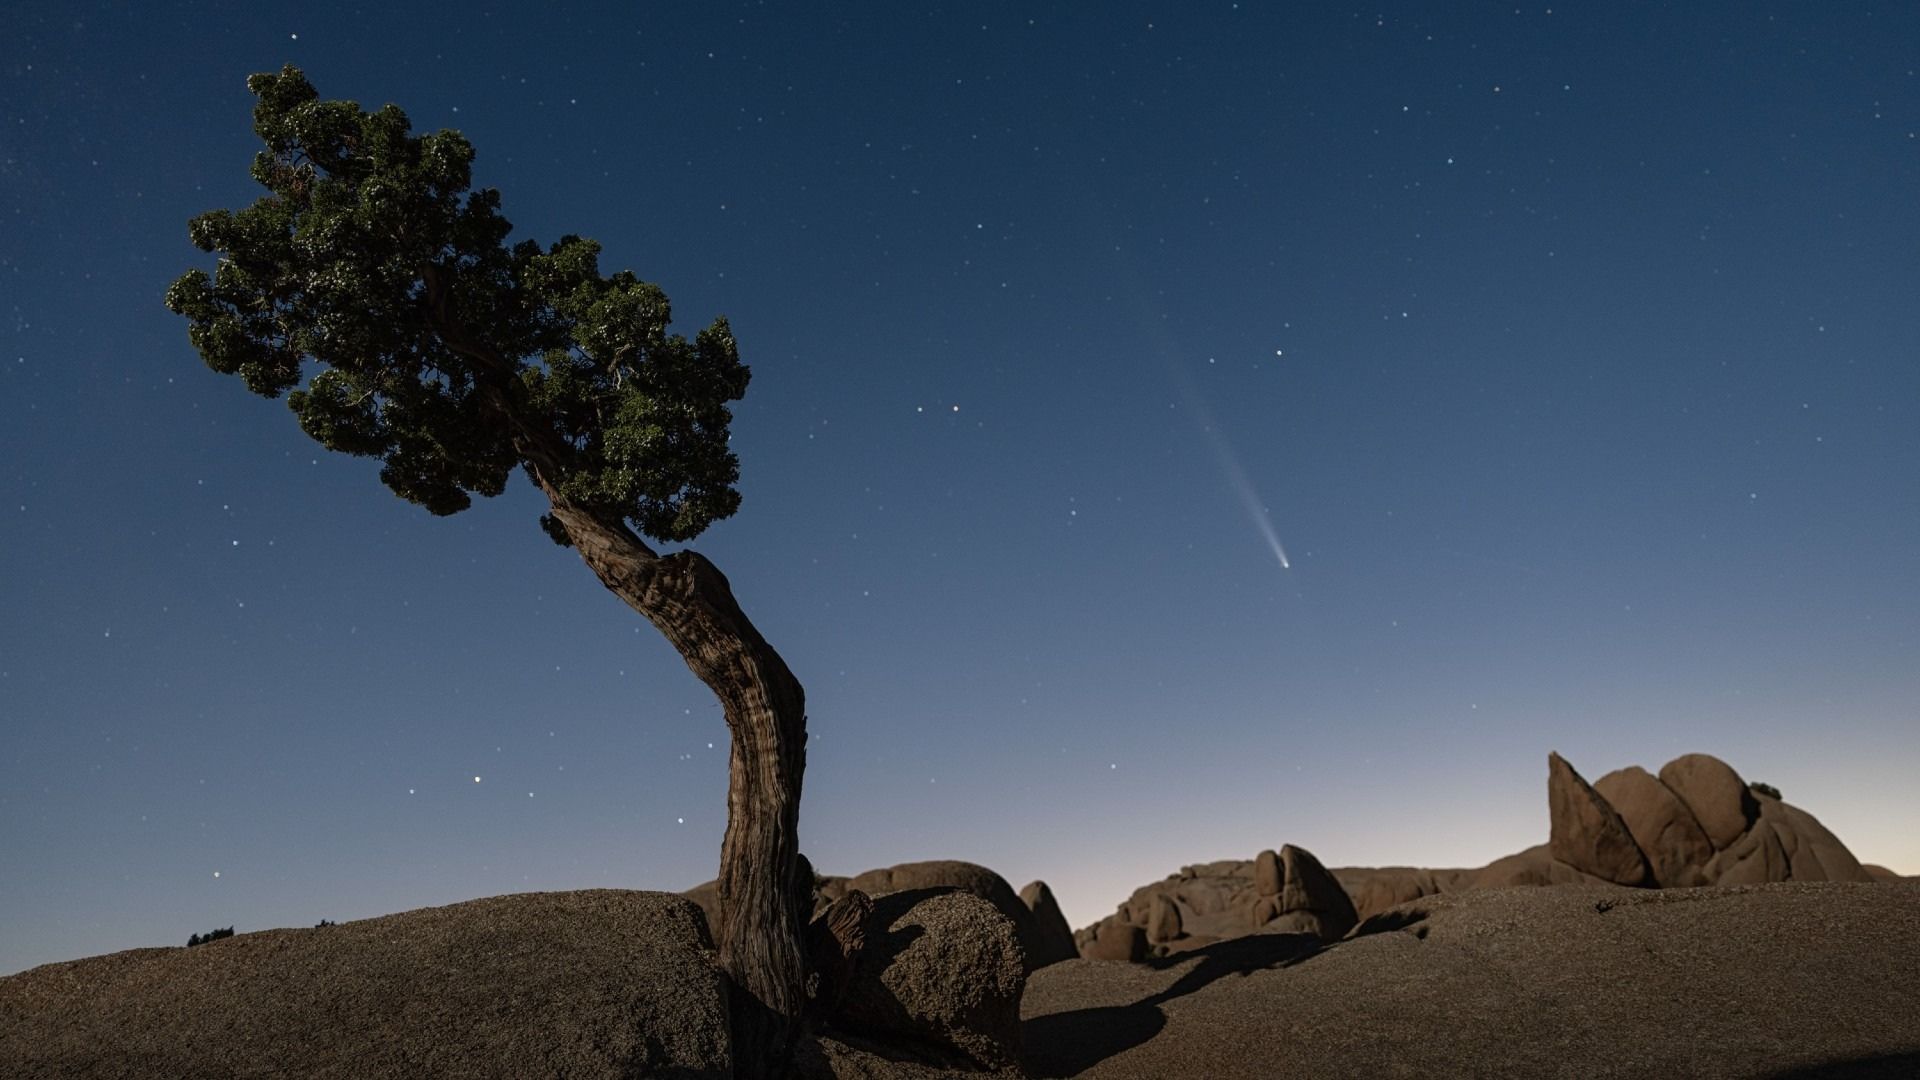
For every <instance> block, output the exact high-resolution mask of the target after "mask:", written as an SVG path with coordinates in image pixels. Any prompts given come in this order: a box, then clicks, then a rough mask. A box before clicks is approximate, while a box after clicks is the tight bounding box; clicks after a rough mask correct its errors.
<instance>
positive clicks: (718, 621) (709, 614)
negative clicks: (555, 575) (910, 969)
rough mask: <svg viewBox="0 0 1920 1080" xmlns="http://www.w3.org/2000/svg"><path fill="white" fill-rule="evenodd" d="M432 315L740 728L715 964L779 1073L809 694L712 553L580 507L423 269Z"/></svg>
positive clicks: (791, 995)
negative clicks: (651, 540) (652, 540)
mask: <svg viewBox="0 0 1920 1080" xmlns="http://www.w3.org/2000/svg"><path fill="white" fill-rule="evenodd" d="M425 278H426V283H427V297H426V299H427V305H426V307H427V313H428V318H429V321H430V323H431V324H432V326H433V327H434V329H435V331H436V332H437V333H438V334H439V336H440V338H441V340H442V341H444V342H445V343H446V344H447V346H448V347H449V348H451V349H453V350H454V351H455V352H457V353H459V354H461V355H462V356H465V357H466V358H468V359H469V360H471V361H473V362H474V365H475V369H476V372H477V375H478V381H479V383H480V386H481V389H482V392H483V393H485V394H486V397H487V400H488V403H489V405H491V406H492V407H493V409H494V410H495V412H496V413H497V414H498V415H499V416H500V418H501V421H502V422H503V423H505V424H506V425H507V426H508V428H509V430H510V431H511V433H512V438H513V443H514V448H515V450H516V451H517V452H518V453H519V455H520V457H521V460H522V461H524V462H525V463H526V466H527V471H528V472H529V473H530V474H531V475H532V477H533V480H534V483H535V484H537V485H538V486H539V487H540V490H541V492H542V493H543V494H545V495H546V496H547V501H548V503H549V504H550V505H551V507H552V510H553V515H552V516H553V518H554V520H555V521H557V522H558V523H559V524H560V526H561V527H562V528H563V529H564V530H565V531H566V534H567V539H568V540H569V541H570V542H571V543H572V545H573V547H574V548H575V550H577V551H579V553H580V557H581V558H582V559H584V560H585V561H586V564H587V566H588V567H589V568H590V569H592V570H593V573H594V575H595V576H596V577H598V578H599V579H600V583H601V584H602V585H605V586H606V587H607V589H608V590H609V591H611V592H612V593H613V594H614V595H615V596H618V597H619V598H620V599H621V600H623V601H625V602H626V604H627V606H629V607H631V608H633V609H634V610H635V611H637V612H639V613H640V614H642V615H644V616H646V618H647V621H648V622H651V623H652V624H653V625H654V626H655V627H657V628H658V629H659V630H660V632H661V633H662V634H665V635H666V637H667V640H668V641H669V642H671V643H672V644H673V647H674V648H675V649H676V650H678V651H679V653H680V655H681V657H682V658H683V659H685V660H686V662H687V666H688V667H689V668H691V669H693V673H694V674H695V675H696V676H698V677H699V679H700V681H701V682H703V683H705V684H707V687H708V688H709V689H711V690H712V691H713V693H714V696H715V697H717V698H719V699H720V707H721V710H722V711H723V713H724V714H725V716H726V721H727V728H728V730H729V731H730V732H731V734H732V748H731V754H730V757H729V766H728V782H727V831H726V836H725V838H724V839H723V840H722V841H721V845H720V880H719V893H720V925H718V926H716V927H713V931H714V938H715V943H716V944H717V945H718V946H719V950H720V964H721V966H722V968H724V969H725V970H726V972H727V974H728V975H729V976H731V977H732V980H733V986H734V1000H733V1003H732V1006H733V1008H732V1012H733V1028H734V1039H733V1052H734V1071H735V1075H737V1076H741V1077H778V1076H784V1075H785V1073H786V1070H787V1063H788V1060H789V1058H790V1056H791V1053H792V1049H793V1042H794V1039H795V1037H796V1036H797V1035H798V1032H799V1025H800V1023H801V1013H802V1009H803V1008H804V1006H805V1004H806V989H805V985H804V979H805V974H806V972H805V954H804V951H803V946H802V938H803V935H804V933H805V930H806V926H807V921H808V918H809V916H811V915H812V913H813V912H812V897H813V875H812V871H811V868H807V869H806V870H805V871H804V877H805V880H804V881H801V880H800V875H801V874H802V873H803V871H802V869H801V868H802V866H803V865H804V862H803V860H802V859H801V858H800V852H799V835H800V787H801V778H802V775H803V774H804V773H805V771H806V764H807V718H806V694H805V692H804V691H803V690H802V689H801V686H800V681H799V680H798V679H796V678H794V676H793V672H792V671H790V670H789V669H788V668H787V665H786V661H784V660H782V659H781V658H780V654H779V653H777V652H775V651H774V649H773V646H771V645H769V644H767V641H766V639H765V638H763V637H761V636H760V631H759V630H758V629H756V628H755V627H754V625H753V623H752V621H751V620H749V619H748V618H747V615H746V613H745V612H744V611H742V610H740V605H739V603H738V602H736V601H735V600H734V598H733V590H732V589H731V588H730V587H729V586H728V584H727V579H726V576H725V575H724V574H722V573H721V572H720V570H719V568H718V567H716V566H714V565H713V563H711V562H709V561H708V560H707V558H706V557H705V556H704V555H701V554H699V553H698V552H693V551H679V552H675V553H674V554H671V555H666V556H662V555H660V554H658V553H656V552H655V551H654V550H653V549H652V548H650V547H648V546H647V544H646V542H645V541H643V540H641V539H640V537H639V536H638V535H637V534H636V533H635V532H634V531H633V530H632V529H630V528H628V527H627V525H626V523H625V522H624V521H622V520H620V519H619V518H617V517H614V516H612V515H610V514H606V513H600V512H596V511H594V510H593V509H591V508H587V507H582V506H579V505H576V504H575V503H574V502H573V501H572V500H571V499H569V498H568V497H567V496H566V495H565V494H564V493H563V492H562V491H561V490H560V487H559V484H560V480H561V478H562V477H564V476H565V475H566V470H567V468H568V467H569V464H570V462H571V460H572V457H573V452H572V448H571V447H570V446H568V445H567V443H566V442H565V440H563V439H561V438H560V437H559V436H558V434H556V433H555V431H554V430H553V428H552V427H551V426H550V425H549V424H546V423H544V422H542V420H541V419H540V418H539V417H530V416H528V415H526V413H525V411H524V410H523V408H522V407H521V406H520V405H519V403H518V401H517V398H516V395H515V394H514V392H513V390H512V389H511V388H510V387H511V382H512V370H513V369H512V365H511V363H509V362H508V361H507V359H506V358H505V357H503V356H501V355H500V354H499V353H498V352H497V351H496V350H494V349H493V348H492V347H491V346H489V345H488V344H486V343H485V342H483V341H480V340H477V339H476V338H475V337H474V336H473V335H471V334H470V333H468V332H467V331H466V328H465V327H462V326H460V325H458V324H457V323H456V322H455V321H454V320H453V319H452V318H451V317H450V314H449V311H448V305H447V293H446V290H445V280H444V275H443V274H442V273H441V272H439V271H438V270H437V269H434V268H429V269H428V270H427V272H426V274H425Z"/></svg>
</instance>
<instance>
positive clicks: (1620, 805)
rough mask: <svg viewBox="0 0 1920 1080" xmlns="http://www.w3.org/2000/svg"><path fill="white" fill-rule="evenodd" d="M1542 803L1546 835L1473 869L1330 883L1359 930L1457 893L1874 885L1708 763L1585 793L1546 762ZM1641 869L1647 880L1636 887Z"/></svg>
mask: <svg viewBox="0 0 1920 1080" xmlns="http://www.w3.org/2000/svg"><path fill="white" fill-rule="evenodd" d="M1547 796H1548V817H1549V820H1550V822H1551V825H1550V835H1549V839H1548V842H1547V843H1545V844H1541V845H1539V846H1537V847H1531V848H1528V849H1526V850H1525V851H1520V852H1516V853H1515V854H1512V855H1508V856H1506V857H1505V858H1501V859H1496V860H1494V861H1493V862H1491V863H1489V864H1487V865H1486V866H1483V867H1480V868H1478V869H1474V870H1423V869H1414V868H1409V867H1389V868H1370V867H1343V868H1340V869H1337V870H1334V871H1333V876H1334V877H1335V878H1337V879H1339V881H1340V883H1341V885H1342V886H1343V887H1344V888H1345V889H1346V891H1347V893H1348V895H1349V896H1351V897H1352V898H1353V900H1354V907H1355V909H1356V912H1357V913H1358V915H1359V916H1360V918H1361V919H1363V920H1364V919H1366V918H1368V917H1370V916H1372V915H1375V914H1378V913H1379V912H1382V911H1385V910H1387V909H1388V908H1391V907H1393V906H1395V905H1397V904H1401V903H1405V902H1406V901H1408V900H1413V899H1418V898H1419V897H1422V896H1431V895H1434V894H1436V893H1443V892H1457V891H1459V890H1462V889H1491V888H1510V887H1513V886H1518V885H1606V884H1625V885H1636V884H1637V885H1641V886H1647V885H1657V886H1662V887H1667V888H1684V887H1693V886H1701V885H1742V884H1756V883H1761V882H1773V881H1872V880H1875V875H1874V874H1872V873H1871V872H1869V871H1868V870H1867V869H1866V868H1865V867H1863V866H1861V865H1860V862H1859V860H1857V859H1855V858H1854V857H1853V853H1852V852H1850V851H1848V850H1847V847H1846V845H1845V844H1843V843H1841V842H1840V840H1839V838H1837V837H1835V836H1834V835H1833V833H1831V832H1829V831H1828V830H1827V829H1826V827H1825V826H1823V825H1821V824H1820V822H1819V821H1818V820H1816V819H1815V818H1814V816H1813V815H1812V814H1809V813H1807V812H1806V811H1805V810H1802V809H1800V808H1799V807H1796V806H1793V805H1791V804H1788V803H1785V802H1781V801H1780V800H1779V799H1778V798H1775V797H1774V796H1773V795H1771V794H1767V793H1765V792H1763V791H1757V790H1755V789H1753V788H1750V787H1749V786H1748V785H1747V783H1746V781H1744V780H1742V779H1741V778H1740V774H1739V773H1737V772H1735V771H1734V770H1733V768H1732V767H1731V766H1729V765H1728V764H1727V763H1726V762H1724V761H1721V760H1720V759H1719V758H1716V757H1712V756H1709V755H1707V754H1685V755H1682V756H1680V757H1677V758H1675V759H1673V760H1672V761H1670V762H1668V763H1667V764H1666V765H1665V766H1664V767H1662V768H1661V770H1660V773H1659V775H1658V776H1654V775H1653V774H1651V773H1648V772H1647V771H1646V770H1645V769H1641V768H1637V767H1629V768H1625V769H1616V770H1614V771H1613V772H1610V773H1608V774H1606V775H1605V776H1602V777H1601V778H1600V779H1599V780H1598V781H1596V782H1595V783H1593V784H1592V785H1588V784H1587V783H1586V782H1585V781H1584V780H1582V779H1581V778H1580V774H1579V773H1578V772H1576V771H1574V769H1573V767H1572V766H1571V765H1569V764H1567V763H1566V761H1564V760H1563V759H1562V758H1561V757H1560V755H1558V754H1551V755H1549V756H1548V781H1547ZM1636 854H1637V855H1638V856H1639V858H1640V860H1641V861H1640V862H1639V863H1638V864H1636V862H1635V858H1634V856H1635V855H1636ZM1641 867H1644V868H1645V871H1646V874H1647V876H1646V877H1645V878H1644V879H1641V880H1638V881H1636V880H1634V878H1635V875H1636V874H1637V873H1639V872H1640V869H1639V868H1641Z"/></svg>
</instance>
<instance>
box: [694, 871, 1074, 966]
mask: <svg viewBox="0 0 1920 1080" xmlns="http://www.w3.org/2000/svg"><path fill="white" fill-rule="evenodd" d="M1034 884H1036V885H1039V886H1041V887H1042V888H1045V887H1046V883H1045V882H1035V883H1034ZM1028 888H1032V886H1031V885H1030V886H1028ZM856 889H857V890H859V891H861V892H864V893H866V894H867V895H868V896H870V897H875V898H878V897H881V896H884V895H886V894H888V893H895V892H904V891H906V890H909V889H959V890H961V891H962V892H969V893H972V894H973V895H975V896H978V897H979V898H981V899H982V900H985V901H986V902H987V903H989V904H992V905H993V906H994V908H995V909H996V910H998V911H999V912H1000V914H1002V915H1005V916H1006V917H1007V918H1008V919H1009V920H1010V921H1011V922H1012V923H1013V926H1014V932H1015V933H1016V934H1018V935H1019V938H1020V947H1021V949H1022V950H1023V951H1024V954H1025V956H1026V963H1027V965H1028V970H1029V971H1031V970H1033V969H1034V968H1036V967H1042V966H1045V965H1047V964H1052V963H1057V962H1059V961H1061V960H1067V959H1070V958H1072V957H1073V956H1075V955H1077V951H1076V950H1075V949H1073V948H1072V941H1073V932H1072V930H1071V929H1065V928H1066V919H1065V918H1064V917H1062V918H1060V920H1059V922H1058V923H1057V924H1054V925H1052V926H1047V925H1043V924H1042V921H1041V916H1040V915H1038V914H1037V913H1036V909H1034V908H1033V907H1031V906H1029V905H1028V904H1027V903H1026V902H1025V901H1024V900H1022V899H1021V897H1020V896H1018V895H1016V894H1015V893H1014V891H1013V886H1011V885H1009V884H1007V879H1006V878H1003V877H1001V876H1000V875H999V874H996V873H994V872H993V871H992V870H989V869H987V868H986V867H984V866H981V865H979V864H978V863H970V862H962V861H960V860H958V859H931V860H927V861H924V862H910V863H901V864H900V865H898V866H886V867H881V868H880V869H877V870H868V871H866V872H865V873H862V874H856V875H854V876H853V877H837V876H834V875H830V874H819V875H815V877H814V897H813V914H814V916H815V917H818V916H819V914H820V913H821V912H823V911H825V910H826V909H827V905H829V904H831V903H833V902H834V901H835V900H838V899H840V898H841V897H842V896H845V895H846V894H847V893H848V892H849V891H850V890H856ZM681 895H682V896H685V897H686V898H688V899H689V900H692V901H693V902H695V903H697V904H699V905H700V908H701V910H702V911H704V912H706V914H707V922H708V925H709V926H711V925H713V923H714V920H715V919H716V918H717V917H718V913H719V892H718V883H717V882H712V881H708V882H704V883H702V884H699V885H696V886H694V887H693V888H691V889H688V890H687V891H686V892H684V893H682V894H681ZM1051 896H1052V894H1051V892H1049V893H1048V897H1049V899H1051ZM1059 910H1060V908H1059V905H1058V904H1054V905H1053V912H1054V913H1055V914H1056V915H1057V914H1058V913H1059Z"/></svg>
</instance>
